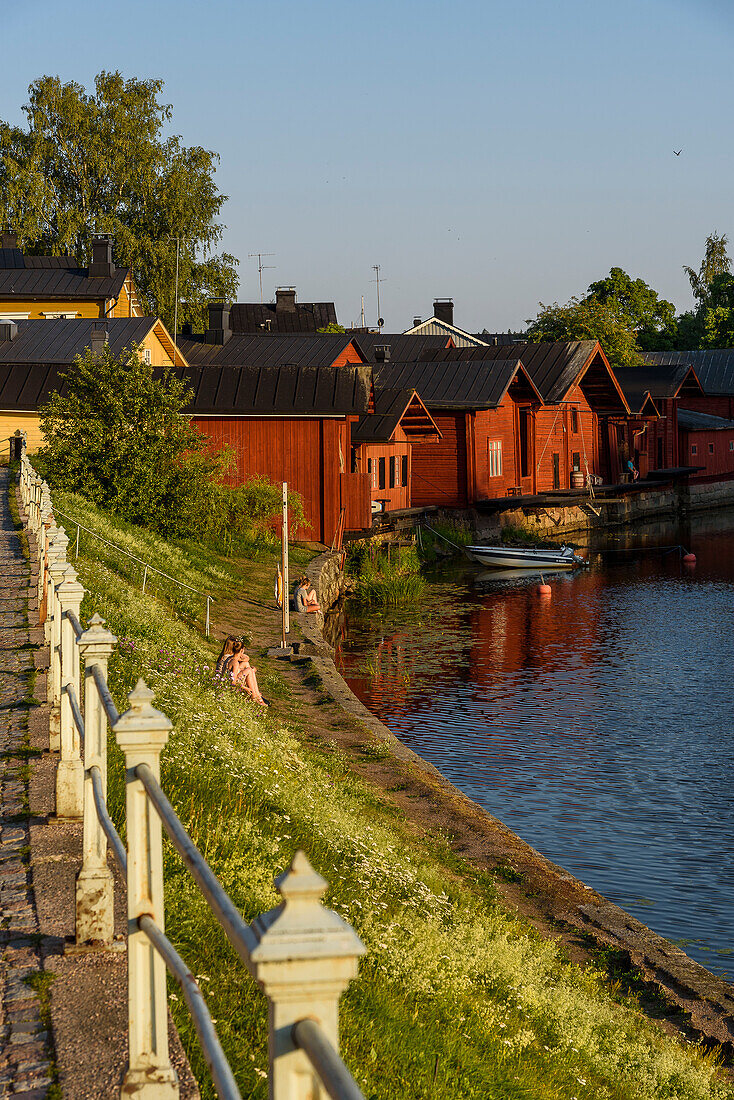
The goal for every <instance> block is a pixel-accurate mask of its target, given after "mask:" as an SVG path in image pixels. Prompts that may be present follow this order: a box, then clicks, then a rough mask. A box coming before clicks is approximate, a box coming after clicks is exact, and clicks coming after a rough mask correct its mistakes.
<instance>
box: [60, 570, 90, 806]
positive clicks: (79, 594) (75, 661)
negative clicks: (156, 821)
mask: <svg viewBox="0 0 734 1100" xmlns="http://www.w3.org/2000/svg"><path fill="white" fill-rule="evenodd" d="M83 598H84V588H83V587H82V585H81V584H79V581H78V580H77V572H76V569H74V567H73V566H71V565H67V566H66V568H65V570H64V573H63V579H62V581H61V583H60V584H59V588H58V608H59V612H60V620H61V621H60V627H61V664H60V673H61V680H60V687H61V708H60V725H59V733H60V741H61V759H60V760H59V763H58V767H57V768H56V816H57V817H81V816H82V814H83V813H84V767H83V765H82V761H81V753H80V740H79V730H78V729H77V728H76V722H75V721H74V715H73V714H72V710H71V702H70V700H69V696H68V695H67V694H66V691H65V690H64V689H65V688H66V686H67V684H68V685H70V686H71V687H73V689H74V691H75V693H76V697H77V699H78V698H79V652H78V650H77V645H76V634H75V633H74V627H73V626H72V625H71V623H70V622H69V620H68V618H66V616H65V614H64V613H65V612H66V611H71V612H73V613H74V615H76V617H77V618H78V617H79V608H80V606H81V602H82V599H83Z"/></svg>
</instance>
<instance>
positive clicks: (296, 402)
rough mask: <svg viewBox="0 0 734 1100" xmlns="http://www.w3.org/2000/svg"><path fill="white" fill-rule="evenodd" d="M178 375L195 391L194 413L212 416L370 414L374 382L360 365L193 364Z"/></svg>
mask: <svg viewBox="0 0 734 1100" xmlns="http://www.w3.org/2000/svg"><path fill="white" fill-rule="evenodd" d="M177 374H178V377H179V378H183V379H185V380H186V381H188V383H189V384H190V385H191V387H192V389H193V391H194V400H193V401H192V403H191V405H190V406H189V412H191V413H192V414H194V415H210V416H248V415H250V416H344V415H352V416H357V415H359V414H361V413H365V412H367V409H368V407H369V399H370V388H371V380H372V379H371V370H370V367H369V366H367V365H366V364H361V363H360V364H357V365H355V366H351V365H350V366H342V367H334V366H332V365H331V364H329V365H326V366H304V365H294V364H292V363H283V364H280V365H279V366H252V365H247V364H246V365H244V366H205V367H201V366H193V367H191V366H190V367H188V368H186V369H180V370H178V371H177Z"/></svg>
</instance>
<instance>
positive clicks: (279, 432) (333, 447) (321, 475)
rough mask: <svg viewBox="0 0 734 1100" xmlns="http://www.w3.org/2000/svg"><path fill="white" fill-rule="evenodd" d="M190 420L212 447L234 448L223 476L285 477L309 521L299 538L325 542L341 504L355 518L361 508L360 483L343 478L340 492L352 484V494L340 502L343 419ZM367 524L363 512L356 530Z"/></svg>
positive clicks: (232, 479)
mask: <svg viewBox="0 0 734 1100" xmlns="http://www.w3.org/2000/svg"><path fill="white" fill-rule="evenodd" d="M192 420H193V423H194V426H195V427H196V428H197V430H198V431H200V432H201V433H202V435H206V436H207V437H208V438H209V439H210V441H211V445H212V447H213V448H215V449H217V450H218V449H220V448H221V447H229V448H231V450H232V451H233V452H234V457H235V461H236V469H235V470H234V471H233V473H232V474H231V475H230V477H229V478H228V480H229V481H230V483H231V484H242V483H243V482H244V481H247V480H248V479H249V478H251V477H253V476H254V475H255V474H263V475H265V476H266V477H268V478H270V480H271V481H275V482H280V481H287V482H288V486H289V488H290V489H293V490H296V491H297V492H299V493H300V494H301V496H302V497H303V504H304V511H305V515H306V520H307V522H308V523H309V524H310V527H309V529H308V531H307V532H306V533H305V537H308V538H311V539H315V540H317V541H319V542H325V543H331V541H332V539H333V537H334V533H335V531H336V527H337V523H338V522H339V514H340V510H341V507H342V503H344V506H345V507H347V508H348V511H349V514H350V516H351V517H352V518H353V520H354V521H355V522H356V521H357V519H358V513H359V511H360V509H361V508H363V507H364V503H363V502H364V492H363V488H362V487H361V485H360V483H358V482H356V481H355V482H352V481H351V480H350V479H347V481H346V482H345V483H344V485H345V489H344V491H345V492H347V493H348V492H349V491H350V486H353V488H354V492H355V494H356V497H355V500H354V501H351V500H349V499H346V500H345V501H344V502H342V482H341V474H342V473H346V472H347V470H346V465H343V463H346V462H347V461H348V455H349V450H348V447H347V426H346V421H345V419H333V420H327V419H323V420H321V419H316V418H313V419H311V418H309V419H306V418H304V419H297V418H295V417H290V418H289V417H282V418H281V417H277V418H276V417H267V418H266V417H263V418H261V419H258V418H256V417H252V418H247V417H230V418H226V419H225V418H218V417H207V416H196V417H193V418H192ZM340 444H341V448H340ZM360 501H362V504H360ZM369 525H370V518H369V515H366V516H365V517H364V522H362V523H359V527H358V528H357V529H361V528H362V527H368V526H369ZM302 535H304V533H303V532H302Z"/></svg>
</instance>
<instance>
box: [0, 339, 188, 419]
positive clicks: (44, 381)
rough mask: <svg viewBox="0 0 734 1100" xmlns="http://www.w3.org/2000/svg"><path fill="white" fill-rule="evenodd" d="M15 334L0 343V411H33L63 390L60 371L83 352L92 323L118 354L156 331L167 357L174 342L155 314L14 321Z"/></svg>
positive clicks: (141, 341) (63, 372) (87, 343)
mask: <svg viewBox="0 0 734 1100" xmlns="http://www.w3.org/2000/svg"><path fill="white" fill-rule="evenodd" d="M17 325H18V335H17V336H16V337H15V339H13V340H2V341H0V409H20V410H29V411H33V410H35V409H37V408H38V407H39V405H42V404H44V403H45V402H46V401H48V399H49V397H50V396H51V394H52V393H53V392H54V391H56V390H58V391H59V392H60V393H63V392H64V383H63V381H62V379H61V378H60V375H62V374H65V373H66V370H67V368H68V367H69V365H70V364H71V363H72V362H73V361H74V358H75V357H76V356H77V355H83V354H84V352H85V350H86V348H88V347H89V345H90V342H91V336H92V330H93V329H94V327H95V326H99V327H102V328H104V329H106V331H107V338H108V343H109V345H110V348H111V350H112V353H113V354H114V355H119V354H120V353H121V352H122V351H123V349H125V348H129V347H131V346H132V344H138V345H140V344H142V343H143V341H144V340H145V338H146V337H147V336H148V334H149V333H150V332H151V330H153V329H155V330H156V335H157V336H158V338H159V340H160V341H161V343H162V344H163V345H164V347H165V348H166V350H167V351H168V353H169V355H171V356H172V354H173V344H172V342H171V338H170V336H169V335H168V333H167V332H166V330H165V328H164V326H163V324H162V322H161V321H159V320H157V319H156V318H155V317H114V318H110V319H109V320H108V321H100V320H95V319H94V318H92V317H80V318H77V319H76V320H72V321H61V320H59V321H44V320H33V321H18V322H17Z"/></svg>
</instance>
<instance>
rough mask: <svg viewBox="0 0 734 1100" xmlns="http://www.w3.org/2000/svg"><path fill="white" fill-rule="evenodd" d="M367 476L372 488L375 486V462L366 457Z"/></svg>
mask: <svg viewBox="0 0 734 1100" xmlns="http://www.w3.org/2000/svg"><path fill="white" fill-rule="evenodd" d="M367 476H368V477H369V479H370V482H371V484H372V488H373V489H376V488H377V464H376V463H375V462H374V461H373V460H372V459H371V458H368V459H367Z"/></svg>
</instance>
